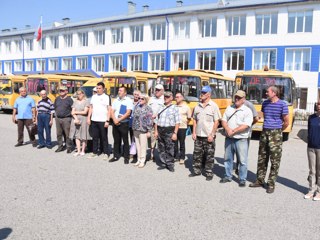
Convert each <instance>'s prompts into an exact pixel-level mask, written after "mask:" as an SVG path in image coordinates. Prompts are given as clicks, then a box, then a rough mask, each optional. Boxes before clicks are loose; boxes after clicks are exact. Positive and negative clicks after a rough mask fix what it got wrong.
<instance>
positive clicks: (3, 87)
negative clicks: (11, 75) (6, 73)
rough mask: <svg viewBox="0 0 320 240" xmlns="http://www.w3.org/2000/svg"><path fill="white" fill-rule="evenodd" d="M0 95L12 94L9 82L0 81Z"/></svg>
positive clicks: (7, 80)
mask: <svg viewBox="0 0 320 240" xmlns="http://www.w3.org/2000/svg"><path fill="white" fill-rule="evenodd" d="M0 93H1V94H12V85H11V80H9V79H0Z"/></svg>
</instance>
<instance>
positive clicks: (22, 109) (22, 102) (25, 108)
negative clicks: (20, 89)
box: [13, 95, 36, 119]
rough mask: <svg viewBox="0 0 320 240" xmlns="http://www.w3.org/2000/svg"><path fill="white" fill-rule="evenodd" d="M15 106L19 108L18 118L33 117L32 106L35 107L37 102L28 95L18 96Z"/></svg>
mask: <svg viewBox="0 0 320 240" xmlns="http://www.w3.org/2000/svg"><path fill="white" fill-rule="evenodd" d="M13 107H14V108H15V109H17V112H18V116H17V119H32V108H35V107H36V104H35V102H34V100H33V99H32V98H31V97H29V96H28V95H26V96H25V97H22V96H20V97H18V98H17V99H16V101H15V102H14V106H13Z"/></svg>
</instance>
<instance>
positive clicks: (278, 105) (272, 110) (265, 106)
mask: <svg viewBox="0 0 320 240" xmlns="http://www.w3.org/2000/svg"><path fill="white" fill-rule="evenodd" d="M261 112H263V115H264V122H263V128H264V129H281V128H282V124H283V116H285V115H288V114H289V109H288V105H287V104H286V103H285V102H284V101H282V100H281V99H279V100H278V101H276V102H274V103H273V102H271V101H270V100H269V99H268V100H265V101H264V102H263V103H262V108H261Z"/></svg>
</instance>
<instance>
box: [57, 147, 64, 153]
mask: <svg viewBox="0 0 320 240" xmlns="http://www.w3.org/2000/svg"><path fill="white" fill-rule="evenodd" d="M62 151H64V147H63V146H60V147H58V148H57V150H55V152H56V153H57V152H62Z"/></svg>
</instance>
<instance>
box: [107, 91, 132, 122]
mask: <svg viewBox="0 0 320 240" xmlns="http://www.w3.org/2000/svg"><path fill="white" fill-rule="evenodd" d="M112 109H113V110H115V111H114V115H115V117H116V118H120V117H122V115H124V114H125V113H126V112H127V110H131V111H132V109H133V101H132V99H130V98H129V97H127V96H125V97H123V98H119V97H118V98H117V99H116V100H114V102H113V103H112ZM129 119H130V118H129V117H128V118H126V119H124V120H122V121H121V122H122V123H124V122H129Z"/></svg>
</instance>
